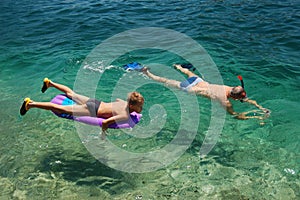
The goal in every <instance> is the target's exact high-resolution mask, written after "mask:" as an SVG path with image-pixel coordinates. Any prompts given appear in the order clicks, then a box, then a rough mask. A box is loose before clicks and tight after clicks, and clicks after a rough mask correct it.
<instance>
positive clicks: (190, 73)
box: [174, 64, 198, 77]
mask: <svg viewBox="0 0 300 200" xmlns="http://www.w3.org/2000/svg"><path fill="white" fill-rule="evenodd" d="M174 68H175V69H178V70H179V71H181V72H182V73H184V74H186V75H187V76H188V77H193V76H197V75H196V74H194V73H193V72H191V71H190V70H188V69H186V68H183V67H182V66H181V65H179V64H174ZM197 77H198V76H197Z"/></svg>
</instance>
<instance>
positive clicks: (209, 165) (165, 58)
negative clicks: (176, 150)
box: [0, 0, 300, 199]
mask: <svg viewBox="0 0 300 200" xmlns="http://www.w3.org/2000/svg"><path fill="white" fill-rule="evenodd" d="M0 8H1V13H0V16H1V17H0V21H1V23H0V27H1V28H0V44H1V45H0V51H1V54H0V69H1V70H0V77H1V79H0V107H1V109H0V112H1V115H0V116H1V120H0V124H1V126H0V130H1V131H0V133H1V136H0V191H1V194H0V199H300V192H299V191H300V181H299V178H300V177H299V176H300V173H299V170H300V167H299V166H300V154H299V152H300V145H299V141H300V136H299V133H300V132H299V130H300V124H299V119H300V115H299V111H298V110H299V107H300V105H299V98H300V92H299V91H300V90H299V81H300V69H299V64H300V60H299V46H300V45H299V39H300V34H299V33H300V28H299V27H300V3H299V2H298V1H292V0H289V1H259V2H256V1H193V0H191V1H163V2H160V1H137V2H134V1H93V0H90V1H80V0H70V1H29V0H28V1H8V0H4V1H1V3H0ZM147 27H159V28H164V29H166V30H172V31H177V32H179V33H181V34H185V35H187V36H188V37H190V38H191V39H193V40H194V41H196V42H197V43H198V44H200V45H201V46H202V47H204V48H205V50H206V51H207V53H208V54H209V55H210V57H211V58H212V60H213V61H214V63H215V64H216V66H217V69H218V71H219V72H220V74H221V77H222V80H223V82H224V84H226V85H236V84H238V79H237V78H236V75H239V74H241V75H243V77H244V79H245V86H246V90H247V92H248V96H249V97H250V98H253V99H255V100H257V102H258V103H260V104H261V105H263V106H264V107H266V108H268V109H270V110H271V111H272V113H271V116H270V118H268V119H266V120H264V121H259V120H246V121H240V120H236V119H233V118H232V117H231V116H229V115H228V116H226V118H225V123H224V126H223V129H222V132H221V135H220V137H219V139H218V142H217V144H216V145H215V146H214V148H213V149H212V151H211V152H209V153H208V155H207V156H206V157H205V158H201V159H200V158H199V150H200V146H201V144H202V142H203V140H204V138H205V136H206V134H207V132H208V129H209V125H210V121H211V118H210V117H211V114H210V113H211V109H210V106H211V102H210V101H209V100H208V99H205V98H203V97H197V98H196V97H194V98H193V97H191V96H189V95H186V94H185V93H184V92H181V91H173V90H171V89H168V88H166V87H164V86H163V85H159V84H156V83H154V82H152V81H150V80H148V79H147V78H145V77H143V76H141V75H140V74H138V73H135V72H133V73H127V72H125V71H124V70H122V69H121V68H120V66H121V65H122V64H125V63H129V62H132V61H138V62H141V63H146V64H151V63H152V65H151V67H152V68H151V69H152V70H153V72H155V73H156V74H158V75H161V76H166V77H169V78H175V77H176V78H178V79H180V78H181V79H182V80H183V78H182V77H180V76H178V77H177V74H176V73H175V72H174V70H173V69H172V67H171V65H172V64H173V63H176V62H182V59H183V58H182V57H180V56H177V55H174V54H173V53H170V52H167V51H162V50H159V49H137V50H135V51H131V52H124V55H122V56H120V57H119V58H118V59H116V60H115V61H114V62H113V63H111V64H106V62H107V60H105V59H103V57H101V56H99V58H97V57H96V58H95V57H93V58H92V59H91V60H92V61H91V62H89V60H86V58H87V57H88V55H90V53H91V52H92V51H93V50H94V49H95V48H96V47H97V45H99V44H101V43H102V42H103V41H105V40H107V39H109V38H111V37H113V36H115V35H116V34H120V33H123V32H124V31H130V30H133V29H138V28H147ZM146 36H148V35H147V34H146ZM149 37H151V33H149ZM145 38H146V37H145ZM143 42H145V41H141V43H143ZM176 42H177V41H176V40H175V41H174V43H176ZM170 45H171V46H173V47H174V46H176V44H170ZM104 50H107V55H110V53H111V52H113V51H114V49H113V47H112V48H107V49H104ZM183 50H184V49H183ZM188 50H189V49H188V48H187V51H188ZM104 52H105V51H104ZM194 56H196V55H194ZM199 57H201V56H200V55H199ZM155 64H156V65H155ZM160 65H161V66H160ZM83 66H85V67H83ZM156 66H157V67H156ZM168 66H169V67H168ZM81 68H82V71H81V73H83V74H87V75H89V76H91V77H94V76H101V79H100V81H99V83H98V85H97V87H96V94H95V95H96V97H97V98H99V99H101V100H103V101H110V100H111V99H114V98H115V97H118V98H123V99H124V98H126V96H125V95H126V92H128V91H127V89H128V88H130V87H132V85H135V84H137V85H138V84H139V83H140V82H142V83H143V85H141V87H139V88H138V91H140V92H141V93H142V94H143V95H144V96H145V99H146V102H145V106H144V111H143V116H144V117H143V120H142V121H141V125H140V126H139V127H137V128H136V129H134V130H132V133H130V132H129V133H128V132H127V133H126V132H125V133H124V132H123V131H121V130H110V131H109V136H108V141H106V142H104V141H100V145H99V149H97V150H99V151H97V153H98V154H99V155H101V156H103V157H105V159H107V160H106V161H107V163H112V165H117V164H118V162H119V163H122V164H124V166H125V167H128V169H129V168H130V167H131V165H133V158H130V157H128V158H127V157H122V156H119V157H118V154H117V153H116V152H114V151H109V148H106V145H107V143H108V142H111V143H113V144H115V145H116V146H117V147H119V148H120V149H123V150H125V151H128V152H135V153H136V152H149V151H154V150H157V149H161V148H163V147H164V146H165V145H167V144H169V143H170V142H171V141H172V139H173V138H175V135H176V134H177V133H178V132H179V133H181V132H183V133H184V134H186V137H187V138H188V137H189V136H190V135H191V134H192V133H191V132H192V131H191V130H192V128H195V124H193V122H194V121H193V118H195V117H194V116H195V115H193V116H188V117H186V115H184V114H183V113H185V111H189V110H193V111H195V109H196V108H199V113H200V114H199V116H200V120H199V124H197V126H196V136H195V138H194V140H193V142H192V143H191V145H189V148H188V149H187V150H186V151H185V152H184V153H183V154H182V155H181V156H180V157H179V158H178V159H176V160H175V161H174V162H172V163H171V164H170V165H167V166H164V167H162V168H160V169H157V170H154V171H152V172H145V173H129V172H124V171H121V170H118V169H115V168H114V167H112V166H107V165H105V164H103V163H102V162H100V161H98V160H97V159H96V158H95V157H94V156H93V155H92V154H91V153H90V150H87V148H86V146H85V144H86V143H88V142H93V141H94V140H93V138H94V139H95V141H98V139H99V138H98V135H97V134H95V132H86V135H85V136H84V137H82V135H80V134H78V129H77V127H76V126H77V125H76V124H75V123H74V122H72V121H68V120H63V119H60V118H57V117H55V116H54V115H53V114H51V113H50V112H46V111H43V110H38V109H35V110H34V109H32V110H30V111H29V112H28V114H26V115H25V116H24V117H20V116H19V107H20V105H21V104H22V101H23V98H24V97H27V96H29V97H30V98H32V99H34V100H37V101H49V100H50V99H51V98H52V97H53V96H55V95H56V94H57V93H58V91H56V90H54V89H51V90H49V91H47V92H46V93H45V94H42V93H41V92H40V87H41V83H42V80H43V78H44V77H49V78H51V79H52V80H54V81H56V82H60V83H63V84H66V85H68V86H70V87H72V88H73V87H74V85H75V83H76V81H78V79H77V77H78V71H79V69H81ZM197 69H198V70H199V71H200V72H201V73H202V74H204V77H207V76H209V74H205V73H206V71H204V70H203V71H201V69H204V68H201V66H200V67H199V68H197ZM127 78H128V79H130V80H131V81H132V82H131V81H130V84H129V83H128V82H125V83H123V82H121V84H120V88H121V89H119V90H118V91H117V92H115V93H112V92H111V91H112V90H113V89H114V87H116V86H117V84H118V82H119V80H120V79H125V80H127ZM91 81H92V80H91ZM126 83H127V84H128V85H126ZM144 83H145V84H144ZM146 83H147V84H146ZM86 84H87V85H88V82H87V83H86ZM122 88H123V89H122ZM82 92H83V93H86V94H90V91H88V89H87V91H82ZM92 92H93V91H92ZM178 98H179V99H185V98H186V101H184V100H183V101H184V102H181V101H182V100H179V99H178ZM195 98H196V100H197V101H196V102H193V103H191V101H192V100H195ZM190 99H192V100H190ZM181 103H182V104H181ZM233 104H234V107H235V108H236V109H237V110H238V111H246V110H249V109H252V107H251V106H247V105H245V104H241V103H239V102H233ZM179 116H183V117H182V118H181V117H179ZM196 116H197V115H196ZM156 118H158V119H159V120H156ZM196 118H199V117H196ZM162 119H163V120H162ZM182 120H183V121H184V122H185V123H186V127H188V128H184V130H183V129H181V126H180V124H181V122H182ZM143 127H145V128H143ZM184 139H186V138H183V140H184ZM183 143H184V142H183ZM180 145H181V144H178V146H180ZM161 159H162V160H163V159H164V157H163V156H162V157H161ZM139 162H140V163H141V165H142V164H143V162H148V163H151V161H146V160H141V161H139ZM131 169H132V168H131Z"/></svg>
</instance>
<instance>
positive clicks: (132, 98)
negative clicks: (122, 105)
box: [127, 92, 144, 105]
mask: <svg viewBox="0 0 300 200" xmlns="http://www.w3.org/2000/svg"><path fill="white" fill-rule="evenodd" d="M127 101H128V104H129V105H137V104H139V103H144V97H143V96H142V95H141V94H140V93H139V92H131V93H129V94H128V98H127Z"/></svg>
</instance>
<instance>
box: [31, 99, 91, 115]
mask: <svg viewBox="0 0 300 200" xmlns="http://www.w3.org/2000/svg"><path fill="white" fill-rule="evenodd" d="M31 108H40V109H44V110H51V111H53V112H55V113H66V114H70V115H75V116H89V115H90V112H89V110H88V109H87V107H86V105H70V106H62V105H57V104H54V103H51V102H34V101H30V102H29V103H28V104H27V107H26V109H27V110H29V109H31Z"/></svg>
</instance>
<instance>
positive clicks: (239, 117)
mask: <svg viewBox="0 0 300 200" xmlns="http://www.w3.org/2000/svg"><path fill="white" fill-rule="evenodd" d="M246 114H247V113H239V114H237V115H236V116H235V118H236V119H241V120H246V119H248V117H247V116H246Z"/></svg>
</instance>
